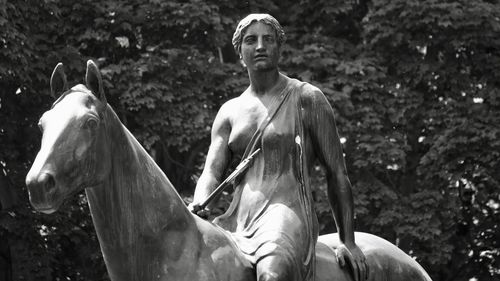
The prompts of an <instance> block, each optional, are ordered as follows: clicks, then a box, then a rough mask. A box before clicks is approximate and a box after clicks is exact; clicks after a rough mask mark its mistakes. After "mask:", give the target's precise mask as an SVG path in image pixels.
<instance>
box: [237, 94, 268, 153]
mask: <svg viewBox="0 0 500 281" xmlns="http://www.w3.org/2000/svg"><path fill="white" fill-rule="evenodd" d="M269 114H270V113H269V111H268V107H266V106H265V105H264V104H263V103H261V102H258V101H249V100H247V101H246V102H243V103H241V104H239V105H238V106H237V107H235V109H234V111H233V112H232V113H231V133H230V135H229V140H228V146H229V149H230V150H231V152H232V153H233V155H234V156H238V157H239V156H242V155H243V154H244V152H245V149H246V146H247V145H248V143H249V142H250V140H251V138H252V136H253V135H254V133H255V132H256V131H257V129H258V127H259V125H260V124H261V123H262V122H263V121H264V120H265V119H266V118H267V117H268V115H269Z"/></svg>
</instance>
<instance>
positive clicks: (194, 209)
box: [187, 203, 210, 219]
mask: <svg viewBox="0 0 500 281" xmlns="http://www.w3.org/2000/svg"><path fill="white" fill-rule="evenodd" d="M187 208H188V210H189V211H190V212H191V213H193V214H195V215H197V216H198V217H200V218H202V219H207V218H208V215H209V214H210V210H206V209H202V208H201V206H200V204H197V203H190V204H189V205H188V206H187Z"/></svg>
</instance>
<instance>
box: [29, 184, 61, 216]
mask: <svg viewBox="0 0 500 281" xmlns="http://www.w3.org/2000/svg"><path fill="white" fill-rule="evenodd" d="M28 191H29V199H30V203H31V206H33V208H34V209H35V210H36V211H38V212H42V213H44V214H51V213H54V212H55V211H57V210H58V209H59V206H60V205H61V204H60V202H59V200H57V196H56V193H57V192H56V188H54V187H53V188H50V189H49V190H45V188H32V189H30V188H28Z"/></svg>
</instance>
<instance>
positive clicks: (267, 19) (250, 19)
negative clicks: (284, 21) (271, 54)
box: [233, 14, 286, 54]
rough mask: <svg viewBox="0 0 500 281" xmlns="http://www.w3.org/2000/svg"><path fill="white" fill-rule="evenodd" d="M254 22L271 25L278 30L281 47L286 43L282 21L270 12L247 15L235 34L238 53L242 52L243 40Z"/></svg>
mask: <svg viewBox="0 0 500 281" xmlns="http://www.w3.org/2000/svg"><path fill="white" fill-rule="evenodd" d="M254 22H263V23H265V24H267V25H269V26H271V27H272V28H273V29H274V31H275V32H276V38H277V39H278V46H280V47H281V45H282V44H283V43H285V39H286V37H285V31H284V30H283V27H281V25H280V23H279V22H278V21H277V20H276V19H275V18H274V17H273V16H271V15H269V14H250V15H248V16H246V17H245V18H244V19H242V20H241V21H240V23H239V24H238V26H237V27H236V30H235V31H234V34H233V47H234V50H235V51H236V53H238V54H239V53H240V51H241V40H242V39H243V36H244V35H245V31H246V29H247V28H248V27H249V26H250V25H251V24H252V23H254Z"/></svg>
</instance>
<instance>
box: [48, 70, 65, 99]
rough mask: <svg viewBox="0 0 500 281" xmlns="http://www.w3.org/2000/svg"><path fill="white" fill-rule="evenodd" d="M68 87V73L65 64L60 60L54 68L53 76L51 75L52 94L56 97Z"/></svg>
mask: <svg viewBox="0 0 500 281" xmlns="http://www.w3.org/2000/svg"><path fill="white" fill-rule="evenodd" d="M67 89H68V82H67V81H66V74H64V66H63V64H62V63H61V62H60V63H58V64H57V65H56V67H55V68H54V71H53V72H52V76H50V94H51V95H52V97H54V98H56V97H57V96H56V95H60V94H62V93H63V92H65V91H66V90H67Z"/></svg>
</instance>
